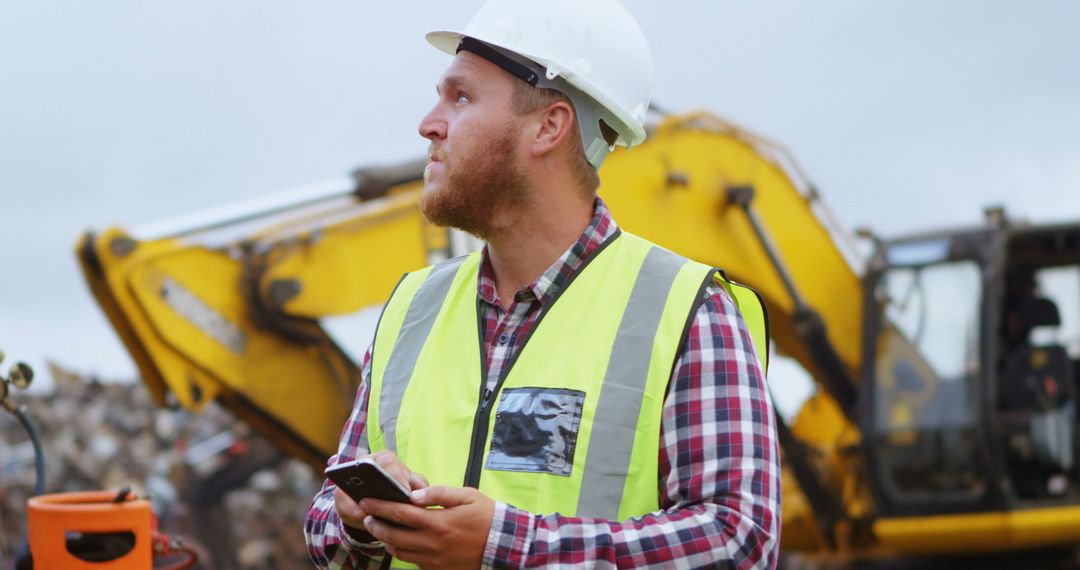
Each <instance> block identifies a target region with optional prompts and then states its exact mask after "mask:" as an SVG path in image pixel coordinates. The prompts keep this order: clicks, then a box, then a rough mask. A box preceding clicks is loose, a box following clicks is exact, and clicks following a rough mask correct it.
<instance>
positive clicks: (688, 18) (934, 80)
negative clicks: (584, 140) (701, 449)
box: [0, 0, 1080, 378]
mask: <svg viewBox="0 0 1080 570" xmlns="http://www.w3.org/2000/svg"><path fill="white" fill-rule="evenodd" d="M626 4H627V5H628V7H629V8H630V10H631V11H632V12H633V13H634V14H635V15H636V16H637V18H638V20H639V22H640V23H641V25H642V28H643V29H644V31H645V34H646V36H647V37H648V38H649V40H650V42H651V45H652V49H653V52H654V58H655V64H656V83H655V89H654V100H655V101H656V102H658V103H659V104H661V105H662V106H663V107H664V108H666V109H670V110H673V111H688V110H694V109H699V108H704V109H708V110H711V111H713V112H715V113H718V114H720V115H722V116H724V117H726V118H728V119H731V120H733V121H735V122H737V123H739V124H741V125H743V126H745V127H748V128H750V129H752V130H754V131H757V132H759V133H762V134H764V135H767V136H769V137H771V138H773V139H776V140H778V141H781V142H783V143H784V144H786V145H787V146H788V147H789V148H790V149H791V150H792V151H793V152H794V154H795V155H796V157H798V159H799V160H800V162H801V163H802V164H803V166H805V167H806V169H807V170H808V171H809V173H810V175H811V177H812V178H813V179H814V180H815V181H816V182H817V184H818V186H819V188H820V189H821V190H822V192H823V194H824V196H825V198H826V200H827V201H828V202H829V203H830V205H831V206H832V207H833V209H834V210H835V211H836V213H837V215H838V217H839V218H840V219H841V221H842V222H843V223H844V224H845V225H846V226H847V227H848V228H854V227H856V226H870V227H873V228H875V229H877V230H878V231H879V233H882V234H886V235H888V234H895V233H898V232H906V231H911V230H918V229H926V228H931V227H935V226H940V225H944V224H972V223H977V222H978V221H979V220H980V219H981V212H982V209H983V207H984V206H986V205H989V204H1004V205H1006V206H1007V208H1008V210H1009V212H1010V213H1012V214H1013V215H1014V216H1017V217H1027V218H1031V219H1035V220H1046V219H1080V134H1078V133H1080V33H1078V31H1077V30H1080V2H1073V1H1068V0H1038V1H1029V2H1014V1H985V0H970V1H950V2H940V1H934V0H924V1H912V0H904V1H876V2H865V1H861V0H851V1H843V2H841V1H830V2H805V1H802V2H796V1H787V2H753V3H751V2H748V1H747V2H733V1H718V0H708V1H704V0H703V1H698V2H690V1H684V0H667V1H665V2H658V1H656V0H652V1H647V0H627V2H626ZM479 5H480V2H478V1H475V0H465V1H461V2H434V1H423V2H406V1H402V2H360V1H357V0H354V1H351V2H346V1H340V0H339V1H322V2H299V1H293V2H287V1H283V0H258V1H255V0H245V1H221V0H215V1H209V0H184V1H178V0H167V1H166V0H162V1H154V2H146V1H133V0H114V1H110V2H88V1H82V0H33V1H31V0H23V1H18V2H16V1H13V0H0V192H2V193H3V202H2V203H3V206H2V208H3V209H2V210H0V211H2V213H3V218H2V221H0V268H2V269H0V270H2V271H3V275H2V276H0V348H3V349H4V350H5V351H6V352H7V353H8V355H9V357H11V358H20V359H24V360H27V361H29V362H30V363H31V364H32V365H35V366H38V367H42V366H43V363H44V359H45V358H46V357H51V358H55V359H57V360H59V361H60V362H62V363H64V364H66V365H67V366H70V367H73V368H76V369H80V370H84V371H88V372H96V373H99V374H101V375H103V376H105V377H114V378H120V377H131V376H133V375H134V365H133V364H132V362H131V360H130V358H129V357H128V356H127V354H126V352H125V351H124V350H123V349H122V348H121V346H120V343H119V341H118V340H117V338H116V335H115V333H113V331H112V329H111V327H109V325H108V324H107V322H106V320H105V318H104V316H103V315H102V314H101V312H100V310H99V309H98V308H97V306H96V304H95V303H94V301H93V300H92V298H91V296H90V294H89V293H88V292H87V290H86V287H85V285H84V283H83V280H82V277H81V275H80V274H79V272H78V269H77V265H76V261H75V256H74V254H73V246H74V244H75V241H76V239H77V237H78V236H79V234H80V233H81V232H82V231H83V230H85V229H88V228H96V229H102V228H104V227H106V226H108V225H110V224H119V225H121V226H123V227H128V228H130V227H133V226H136V225H140V224H142V223H145V222H149V221H154V220H159V219H162V218H169V217H173V216H176V215H178V214H184V213H190V212H193V211H198V210H203V209H207V208H212V207H214V206H217V205H220V204H223V203H230V202H235V201H242V200H244V199H250V198H254V197H258V196H260V195H264V194H267V193H271V192H275V191H279V190H284V189H288V188H291V187H294V186H298V185H303V184H307V183H312V182H318V181H321V180H325V179H328V178H332V177H335V176H339V175H341V174H343V173H346V172H348V171H350V170H351V169H353V168H354V167H357V166H360V165H370V164H379V163H388V162H395V161H399V160H404V159H410V158H415V157H418V156H420V155H421V154H422V153H423V152H424V149H425V144H424V142H425V141H423V140H422V139H421V138H420V137H419V136H418V135H417V133H416V126H417V123H418V121H419V119H420V117H421V116H422V115H423V114H424V112H426V110H427V109H428V108H429V106H430V105H431V104H432V103H433V102H434V97H435V95H434V90H433V86H434V82H435V79H436V77H437V76H438V75H439V74H440V73H441V71H442V70H443V69H444V68H445V66H446V65H447V64H448V61H449V59H448V58H447V56H445V55H444V54H442V53H440V52H438V51H436V50H434V49H433V48H430V47H429V46H428V45H427V43H426V42H425V41H424V40H423V34H424V33H425V32H427V31H430V30H433V29H445V28H456V27H460V26H463V25H464V24H465V23H466V22H467V21H468V18H469V16H470V15H471V14H472V12H474V11H475V9H476V8H477V7H479ZM9 364H10V362H9ZM6 369H7V368H6V367H4V370H5V371H6Z"/></svg>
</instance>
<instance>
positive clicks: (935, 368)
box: [859, 220, 1080, 517]
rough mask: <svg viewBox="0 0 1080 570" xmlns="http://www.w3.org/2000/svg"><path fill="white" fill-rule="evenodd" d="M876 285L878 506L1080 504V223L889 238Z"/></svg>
mask: <svg viewBox="0 0 1080 570" xmlns="http://www.w3.org/2000/svg"><path fill="white" fill-rule="evenodd" d="M865 287H866V293H867V294H866V297H865V299H866V306H865V315H866V319H865V329H864V335H865V336H864V360H863V369H862V371H861V374H862V386H864V387H865V389H864V390H861V393H860V402H859V407H860V410H861V414H860V423H861V424H862V428H863V434H864V436H865V441H864V442H863V443H864V449H865V451H866V454H867V458H868V464H867V465H868V471H869V472H870V481H871V487H872V490H873V493H874V496H875V499H876V504H877V510H878V512H877V514H878V516H879V517H905V516H925V515H934V514H942V515H944V514H957V513H978V512H987V513H991V512H999V511H1013V510H1023V509H1028V508H1038V507H1048V506H1056V505H1065V504H1068V505H1072V504H1080V468H1078V461H1077V448H1078V446H1080V426H1078V414H1077V410H1078V408H1080V391H1078V389H1077V369H1078V367H1080V225H1058V226H1043V227H1032V226H1012V225H1010V224H1008V223H1005V222H1004V221H1003V220H1000V221H998V222H997V223H993V224H989V225H987V226H986V227H984V228H978V229H974V230H968V231H961V232H952V233H936V234H926V235H920V236H915V237H909V238H903V239H896V240H891V241H879V242H878V244H877V249H876V252H875V255H874V257H873V259H872V261H871V263H870V266H869V268H868V271H867V274H866V277H865Z"/></svg>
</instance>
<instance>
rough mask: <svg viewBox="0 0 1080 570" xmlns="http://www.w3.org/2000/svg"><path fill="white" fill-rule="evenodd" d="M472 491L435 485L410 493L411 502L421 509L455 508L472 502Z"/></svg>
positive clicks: (464, 488)
mask: <svg viewBox="0 0 1080 570" xmlns="http://www.w3.org/2000/svg"><path fill="white" fill-rule="evenodd" d="M473 492H474V489H470V488H468V487H445V486H443V485H436V486H434V487H428V488H426V489H420V490H417V491H413V492H412V502H413V504H414V505H418V506H421V507H435V506H438V507H456V506H458V505H464V504H466V503H471V502H472V501H473Z"/></svg>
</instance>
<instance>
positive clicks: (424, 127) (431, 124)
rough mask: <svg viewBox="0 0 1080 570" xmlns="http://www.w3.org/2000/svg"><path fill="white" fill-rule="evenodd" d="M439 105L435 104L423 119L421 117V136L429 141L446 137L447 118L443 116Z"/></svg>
mask: <svg viewBox="0 0 1080 570" xmlns="http://www.w3.org/2000/svg"><path fill="white" fill-rule="evenodd" d="M439 107H440V106H439V105H435V106H434V107H432V109H431V110H430V111H428V114H427V115H424V118H423V119H420V129H419V133H420V136H422V137H424V138H425V139H428V140H429V141H434V140H442V139H444V138H446V119H445V118H443V116H442V113H441V112H440V109H439Z"/></svg>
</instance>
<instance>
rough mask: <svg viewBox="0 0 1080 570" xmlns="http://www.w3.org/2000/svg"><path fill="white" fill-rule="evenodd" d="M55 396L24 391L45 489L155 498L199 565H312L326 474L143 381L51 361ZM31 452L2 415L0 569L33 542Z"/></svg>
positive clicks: (211, 409)
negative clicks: (313, 514) (308, 535)
mask: <svg viewBox="0 0 1080 570" xmlns="http://www.w3.org/2000/svg"><path fill="white" fill-rule="evenodd" d="M50 371H51V372H52V377H53V384H54V389H53V391H52V392H51V393H49V394H33V393H31V394H20V395H19V398H20V400H21V401H22V402H25V403H26V406H27V413H28V415H29V416H30V417H31V419H32V420H33V421H34V422H35V423H36V425H37V427H38V430H39V431H40V432H41V437H42V445H43V447H44V451H45V477H46V478H45V492H46V493H60V492H66V491H83V490H96V489H109V490H118V489H120V488H122V487H123V486H125V485H130V486H131V488H132V490H133V491H134V492H135V493H137V494H138V495H140V496H143V497H146V498H149V499H150V500H151V503H152V504H153V507H154V512H155V513H156V514H157V516H158V521H159V525H160V529H161V531H162V532H164V533H166V534H169V535H171V536H173V537H174V538H180V539H181V540H182V541H183V542H184V544H185V545H187V546H189V547H191V548H193V549H194V550H196V551H197V552H199V554H200V560H201V563H200V565H199V566H197V567H198V568H215V569H229V568H260V569H261V568H290V569H291V568H305V567H309V566H310V562H309V561H308V558H307V554H306V549H305V546H304V538H303V522H304V515H305V513H306V511H307V507H308V503H309V501H310V500H311V497H312V496H313V495H314V493H315V492H316V491H317V490H318V487H319V485H320V484H321V482H322V479H321V477H319V476H317V475H316V474H315V473H314V472H313V471H312V470H311V469H310V468H309V467H308V466H307V465H306V464H303V463H301V462H299V461H297V460H295V459H289V458H287V457H285V456H284V455H283V454H282V453H281V452H280V451H278V450H276V449H274V448H273V446H271V445H270V443H269V442H267V441H266V440H264V439H262V438H261V437H259V436H258V435H256V434H255V433H253V432H252V430H251V429H250V428H249V427H248V426H247V424H245V423H243V422H242V421H240V420H238V419H236V418H235V417H233V416H232V415H231V414H230V413H229V412H228V411H227V410H225V409H223V408H221V407H220V406H216V405H214V404H211V405H209V406H208V407H207V408H206V409H205V410H204V411H202V412H200V413H197V414H195V413H191V412H187V411H184V410H182V409H162V408H158V407H157V406H156V405H155V404H154V403H153V402H152V401H151V399H150V395H149V394H148V393H147V391H146V389H145V388H144V387H143V385H142V384H139V383H120V382H115V383H106V382H101V381H99V380H98V379H97V378H94V377H89V378H87V377H84V376H82V375H80V374H77V373H73V372H71V371H68V370H64V369H63V368H61V367H59V366H57V365H55V364H51V365H50ZM33 489H34V452H33V447H32V444H31V443H30V439H29V437H28V436H27V434H26V432H25V431H24V430H23V428H22V426H20V425H19V423H18V421H17V420H16V419H15V417H14V416H12V415H11V414H8V413H2V412H0V531H2V532H0V567H2V568H10V567H12V562H13V559H14V556H15V555H16V553H18V552H19V551H20V550H21V549H22V548H23V545H24V544H25V541H26V536H27V533H26V500H27V499H28V498H29V497H30V496H31V494H32V493H33Z"/></svg>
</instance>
